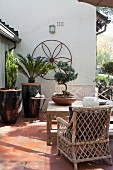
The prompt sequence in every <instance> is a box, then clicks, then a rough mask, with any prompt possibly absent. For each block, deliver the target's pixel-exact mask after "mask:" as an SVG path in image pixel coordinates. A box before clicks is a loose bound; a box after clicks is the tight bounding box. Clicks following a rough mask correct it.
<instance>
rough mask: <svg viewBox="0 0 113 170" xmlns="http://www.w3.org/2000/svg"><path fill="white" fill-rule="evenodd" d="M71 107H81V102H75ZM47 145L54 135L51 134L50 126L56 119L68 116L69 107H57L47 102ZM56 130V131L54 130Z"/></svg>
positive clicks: (51, 102)
mask: <svg viewBox="0 0 113 170" xmlns="http://www.w3.org/2000/svg"><path fill="white" fill-rule="evenodd" d="M72 106H76V107H77V106H78V107H80V106H82V101H75V102H74V103H73V104H72ZM46 114H47V145H50V144H51V142H52V139H53V138H55V137H56V133H52V124H53V122H54V121H55V118H56V117H62V116H69V106H58V105H56V104H55V103H54V102H53V101H49V102H48V107H47V113H46ZM56 130H57V129H56Z"/></svg>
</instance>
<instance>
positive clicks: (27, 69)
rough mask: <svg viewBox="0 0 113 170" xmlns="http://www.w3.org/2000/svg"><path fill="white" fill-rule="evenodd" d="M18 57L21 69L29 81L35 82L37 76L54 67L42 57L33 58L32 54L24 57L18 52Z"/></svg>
mask: <svg viewBox="0 0 113 170" xmlns="http://www.w3.org/2000/svg"><path fill="white" fill-rule="evenodd" d="M18 59H19V71H20V72H21V73H22V74H24V75H25V76H26V77H27V78H28V82H29V83H34V82H35V78H36V77H38V76H44V75H46V74H47V73H48V72H49V71H50V70H52V69H54V66H53V65H52V64H49V63H48V61H46V60H45V58H42V57H37V58H33V57H32V56H31V55H30V54H27V56H25V57H24V56H22V55H21V54H18Z"/></svg>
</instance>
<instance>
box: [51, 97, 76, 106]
mask: <svg viewBox="0 0 113 170" xmlns="http://www.w3.org/2000/svg"><path fill="white" fill-rule="evenodd" d="M52 100H53V101H54V102H55V103H56V104H57V105H60V106H70V105H71V104H72V103H73V102H75V101H76V97H75V96H73V97H61V96H52Z"/></svg>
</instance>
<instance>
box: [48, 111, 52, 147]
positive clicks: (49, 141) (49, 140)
mask: <svg viewBox="0 0 113 170" xmlns="http://www.w3.org/2000/svg"><path fill="white" fill-rule="evenodd" d="M51 119H52V118H51V114H50V113H49V112H47V145H50V144H51V123H52V120H51Z"/></svg>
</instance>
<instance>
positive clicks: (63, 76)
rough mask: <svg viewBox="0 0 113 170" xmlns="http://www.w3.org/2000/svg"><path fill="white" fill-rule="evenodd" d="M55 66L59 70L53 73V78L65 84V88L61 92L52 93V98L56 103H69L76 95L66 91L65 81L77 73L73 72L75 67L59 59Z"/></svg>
mask: <svg viewBox="0 0 113 170" xmlns="http://www.w3.org/2000/svg"><path fill="white" fill-rule="evenodd" d="M57 67H58V68H59V70H60V71H58V72H56V73H55V75H54V78H55V80H56V82H57V83H58V84H59V85H60V84H63V85H64V86H65V90H64V91H62V94H55V95H53V96H52V100H53V101H54V102H55V103H56V104H58V105H71V104H72V103H73V102H74V101H75V100H76V97H75V96H74V95H73V94H71V93H70V92H68V91H67V83H68V82H69V81H72V80H75V79H76V78H77V76H78V73H75V69H74V68H73V67H72V65H69V64H68V63H67V62H63V61H59V62H58V63H57Z"/></svg>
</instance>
